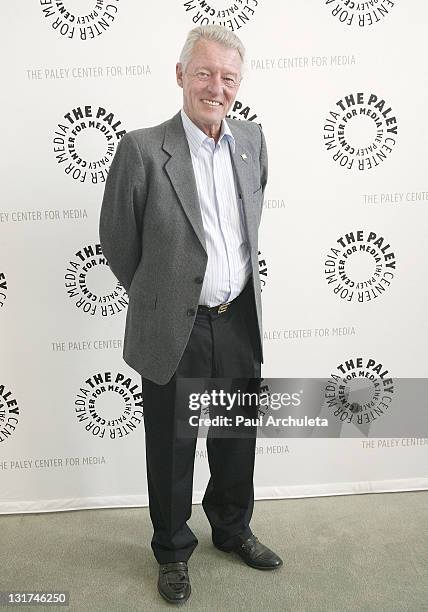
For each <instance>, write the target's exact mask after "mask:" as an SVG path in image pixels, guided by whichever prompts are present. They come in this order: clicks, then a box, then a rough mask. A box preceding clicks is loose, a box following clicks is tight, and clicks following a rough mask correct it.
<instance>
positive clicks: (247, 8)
mask: <svg viewBox="0 0 428 612" xmlns="http://www.w3.org/2000/svg"><path fill="white" fill-rule="evenodd" d="M259 1H260V0H235V2H233V1H230V0H229V1H227V0H187V1H186V2H183V7H184V10H185V11H186V13H188V14H189V16H190V18H191V20H192V22H193V23H194V24H195V26H204V25H209V24H217V25H221V26H223V27H224V28H229V29H230V30H232V32H235V31H238V30H240V29H241V28H242V26H245V25H247V23H248V22H249V21H251V19H252V18H253V16H254V13H255V11H256V9H257V7H258V5H259Z"/></svg>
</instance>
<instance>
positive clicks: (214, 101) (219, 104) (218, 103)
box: [201, 99, 223, 107]
mask: <svg viewBox="0 0 428 612" xmlns="http://www.w3.org/2000/svg"><path fill="white" fill-rule="evenodd" d="M201 101H202V102H203V103H204V104H207V105H208V106H214V107H215V106H223V104H222V103H221V102H219V101H218V100H207V99H204V100H201Z"/></svg>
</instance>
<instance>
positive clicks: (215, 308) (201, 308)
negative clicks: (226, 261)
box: [198, 274, 252, 314]
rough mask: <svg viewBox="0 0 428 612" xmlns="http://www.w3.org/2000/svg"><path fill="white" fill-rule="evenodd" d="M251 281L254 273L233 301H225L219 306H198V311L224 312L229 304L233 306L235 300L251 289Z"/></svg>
mask: <svg viewBox="0 0 428 612" xmlns="http://www.w3.org/2000/svg"><path fill="white" fill-rule="evenodd" d="M251 281H252V274H250V276H249V278H248V279H247V283H246V285H245V287H244V289H243V290H242V291H241V293H240V294H239V295H238V296H237V297H236V298H235V299H234V300H232V301H231V302H225V303H224V304H219V305H218V306H202V305H201V306H198V312H206V313H208V312H215V313H217V314H223V313H225V312H226V311H227V309H228V308H229V306H231V305H232V304H233V303H234V302H236V300H238V299H239V298H240V297H242V296H243V295H244V293H246V292H247V291H249V290H250V288H251Z"/></svg>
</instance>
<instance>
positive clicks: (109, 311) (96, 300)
mask: <svg viewBox="0 0 428 612" xmlns="http://www.w3.org/2000/svg"><path fill="white" fill-rule="evenodd" d="M64 280H65V288H66V291H67V295H68V297H69V298H70V299H71V300H72V301H73V302H74V305H75V306H76V308H78V309H79V310H80V311H82V312H84V313H86V314H88V315H91V316H94V315H100V316H102V317H108V316H112V315H115V314H118V313H120V312H123V311H124V310H125V309H126V308H127V306H128V294H127V293H126V291H125V289H124V288H123V287H122V285H121V284H120V283H119V282H118V281H117V279H116V278H115V277H114V275H113V273H112V272H111V270H110V268H109V265H108V261H107V259H106V258H105V257H104V255H103V252H102V250H101V245H100V244H89V245H87V246H84V247H82V248H81V249H79V250H78V251H76V253H75V254H74V258H73V259H71V260H69V262H68V264H67V268H66V271H65V275H64Z"/></svg>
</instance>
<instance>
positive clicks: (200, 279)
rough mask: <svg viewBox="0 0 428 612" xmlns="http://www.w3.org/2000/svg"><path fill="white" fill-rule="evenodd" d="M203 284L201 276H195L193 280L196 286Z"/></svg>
mask: <svg viewBox="0 0 428 612" xmlns="http://www.w3.org/2000/svg"><path fill="white" fill-rule="evenodd" d="M203 282H204V279H203V277H202V276H197V277H196V278H195V283H198V285H202V283H203Z"/></svg>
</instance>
